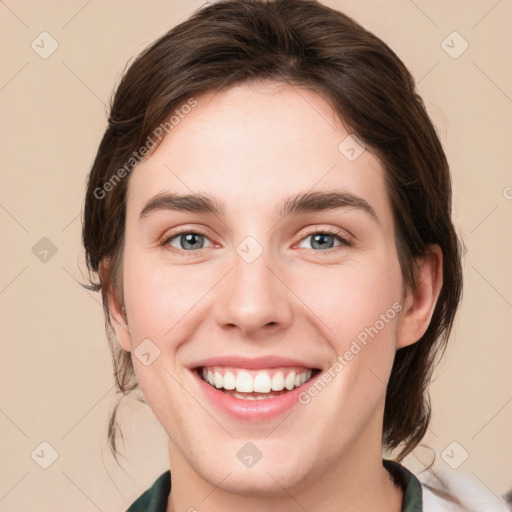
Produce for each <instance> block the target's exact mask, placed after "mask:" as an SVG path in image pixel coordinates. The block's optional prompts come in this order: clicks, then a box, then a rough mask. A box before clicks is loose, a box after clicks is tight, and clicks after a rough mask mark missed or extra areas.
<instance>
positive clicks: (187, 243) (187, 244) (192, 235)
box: [162, 230, 211, 253]
mask: <svg viewBox="0 0 512 512" xmlns="http://www.w3.org/2000/svg"><path fill="white" fill-rule="evenodd" d="M205 240H208V241H209V239H208V238H207V236H206V234H204V233H201V232H200V231H198V230H196V231H191V230H189V231H181V232H179V233H175V234H174V235H172V236H170V237H168V238H166V239H165V241H164V242H163V243H162V245H164V246H166V247H168V248H170V249H171V250H174V251H177V252H180V253H190V252H192V253H193V252H194V251H199V250H200V249H204V248H205V245H204V244H205ZM210 243H211V242H210ZM208 247H210V246H208Z"/></svg>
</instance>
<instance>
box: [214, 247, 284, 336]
mask: <svg viewBox="0 0 512 512" xmlns="http://www.w3.org/2000/svg"><path fill="white" fill-rule="evenodd" d="M281 268H282V267H281ZM280 274H282V272H280V271H279V265H277V264H275V263H274V264H272V262H271V261H270V258H268V257H267V254H266V252H265V251H263V253H262V254H261V255H260V256H259V257H258V258H257V259H256V260H255V261H253V262H252V263H248V262H246V261H244V259H243V258H241V257H240V256H239V255H238V254H236V253H235V254H234V261H233V268H232V270H231V271H230V272H229V273H228V274H227V275H226V277H225V278H224V279H223V282H222V283H220V284H221V286H219V287H218V290H217V294H216V298H215V317H216V320H217V324H218V325H220V326H221V327H222V328H224V329H227V328H229V329H232V330H234V329H238V330H239V331H240V333H239V334H240V336H242V337H244V338H252V339H257V338H258V337H260V338H261V337H263V336H268V335H269V334H270V333H271V332H276V331H280V330H282V329H284V328H285V327H287V326H289V325H290V323H291V321H292V304H291V302H290V300H291V297H293V294H292V293H291V292H290V290H289V289H288V288H287V286H286V284H285V282H286V280H285V278H284V276H283V275H280Z"/></svg>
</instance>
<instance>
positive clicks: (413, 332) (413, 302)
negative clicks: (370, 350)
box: [396, 244, 443, 349]
mask: <svg viewBox="0 0 512 512" xmlns="http://www.w3.org/2000/svg"><path fill="white" fill-rule="evenodd" d="M442 286H443V252H442V251H441V248H440V247H439V245H437V244H436V245H430V246H429V248H428V251H427V254H426V255H425V256H423V257H422V258H419V259H418V260H416V287H415V288H414V290H408V291H407V293H406V295H405V299H404V301H403V304H404V307H403V310H402V314H401V316H400V321H399V324H398V330H397V347H396V348H397V349H399V348H402V347H406V346H408V345H412V344H413V343H416V342H417V341H418V340H419V339H420V338H421V337H422V336H423V335H424V334H425V331H426V330H427V328H428V326H429V324H430V320H431V318H432V315H433V314H434V308H435V306H436V303H437V299H438V297H439V293H440V292H441V288H442Z"/></svg>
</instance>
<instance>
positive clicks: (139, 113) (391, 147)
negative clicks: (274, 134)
mask: <svg viewBox="0 0 512 512" xmlns="http://www.w3.org/2000/svg"><path fill="white" fill-rule="evenodd" d="M262 80H273V81H276V82H281V83H284V84H291V85H293V86H297V87H302V88H306V89H308V90H311V91H314V92H316V93H317V94H319V95H321V96H322V97H323V98H324V99H325V100H326V101H327V102H328V103H329V104H330V105H331V107H332V108H333V110H334V111H335V112H336V113H337V115H339V117H340V119H341V120H342V121H343V122H344V124H345V126H347V127H348V128H349V129H350V131H351V133H353V134H354V135H355V136H356V137H357V138H358V139H359V140H360V141H362V142H363V143H364V145H365V147H366V149H367V150H369V151H371V152H373V154H375V155H376V156H377V158H378V159H379V160H380V161H381V163H382V164H383V167H384V169H385V179H386V187H387V192H388V194H389V197H390V199H391V204H392V210H393V219H394V231H395V243H396V246H397V251H398V257H399V262H400V267H401V271H402V275H403V279H404V283H405V287H407V288H408V289H414V287H415V284H416V280H415V269H416V266H415V259H416V258H418V257H422V256H425V255H426V254H427V253H428V245H429V244H438V245H439V246H440V247H441V249H442V252H443V286H442V289H441V292H440V295H439V298H438V301H437V304H436V307H435V310H434V313H433V316H432V319H431V322H430V324H429V327H428V329H427V330H426V332H425V334H424V335H423V336H422V337H421V339H420V340H419V341H418V342H417V343H414V344H412V345H410V346H407V347H404V348H401V349H399V350H398V351H397V353H396V356H395V360H394V363H393V368H392V372H391V376H390V379H389V383H388V387H387V394H386V402H385V411H384V425H383V435H382V443H383V447H384V448H386V449H388V450H394V449H398V450H397V452H398V454H397V456H396V459H397V460H399V461H400V460H402V459H403V458H404V457H405V456H406V455H407V454H408V453H410V452H411V451H412V450H413V449H414V448H415V447H416V446H417V445H418V443H419V442H420V441H421V439H422V438H423V436H424V434H425V433H426V430H427V427H428V424H429V421H430V415H431V407H430V399H429V394H428V385H429V382H430V379H431V376H432V371H433V368H434V366H435V364H436V363H437V362H438V361H439V358H440V357H441V356H442V354H443V353H444V350H445V347H446V343H447V341H448V337H449V334H450V331H451V329H452V325H453V321H454V317H455V313H456V310H457V308H458V305H459V302H460V299H461V294H462V265H461V255H462V250H463V245H462V243H461V241H460V240H459V238H458V236H457V234H456V231H455V229H454V226H453V224H452V220H451V201H452V199H451V196H452V191H451V178H450V173H449V167H448V162H447V159H446V156H445V153H444V151H443V148H442V145H441V142H440V140H439V138H438V136H437V133H436V130H435V128H434V126H433V124H432V122H431V120H430V118H429V116H428V114H427V111H426V108H425V106H424V103H423V101H422V99H421V97H420V96H419V94H418V93H417V91H416V87H415V82H414V79H413V77H412V76H411V74H410V73H409V71H408V70H407V69H406V67H405V65H404V64H403V63H402V61H401V60H400V59H399V58H398V56H397V55H396V54H395V53H394V52H393V51H392V50H391V49H390V48H389V47H388V46H387V45H386V44H385V43H384V42H383V41H381V40H380V39H379V38H378V37H376V36H375V35H373V34H372V33H371V32H369V31H367V30H366V29H364V28H363V27H362V26H361V25H359V24H358V23H356V22H355V21H354V20H352V19H351V18H349V17H348V16H346V15H345V14H343V13H341V12H339V11H337V10H334V9H331V8H329V7H327V6H324V5H322V4H321V3H319V2H317V1H315V0H221V1H218V2H215V3H212V4H209V5H208V4H207V5H205V6H203V7H202V8H200V9H198V10H197V11H195V12H194V13H193V14H192V16H191V17H189V18H188V19H187V20H185V21H184V22H182V23H180V24H179V25H177V26H175V27H174V28H172V29H171V30H170V31H169V32H167V33H166V34H165V35H163V36H162V37H160V38H159V39H158V40H156V41H155V42H154V43H152V44H151V45H150V46H149V47H147V48H146V49H145V50H144V51H142V53H140V55H138V56H137V58H136V59H135V60H134V61H133V63H132V64H131V65H130V66H129V68H128V69H127V70H126V71H125V72H124V74H123V77H122V79H121V80H120V83H119V85H118V87H117V90H116V91H115V93H114V94H113V97H112V101H111V108H110V117H109V120H108V127H107V128H106V131H105V133H104V135H103V138H102V140H101V143H100V145H99V148H98V152H97V154H96V157H95V160H94V163H93V165H92V168H91V171H90V174H89V176H88V181H87V192H86V197H85V204H84V209H83V228H82V238H83V245H84V248H85V254H86V262H87V268H88V272H89V284H88V285H86V286H88V288H89V289H92V290H95V291H101V293H102V299H103V307H104V312H105V325H106V330H107V335H108V340H109V345H110V348H111V350H112V356H113V368H114V376H115V381H116V385H117V388H118V391H119V392H120V394H121V398H123V397H124V396H125V395H126V394H128V393H129V392H130V391H133V390H135V389H136V388H137V386H138V384H137V379H136V375H135V372H134V368H133V364H132V360H131V354H130V353H129V352H127V351H124V350H123V349H122V348H121V347H120V346H119V343H118V342H117V341H116V336H115V331H114V329H113V325H112V323H111V319H110V313H109V307H108V297H107V292H108V291H109V290H111V291H112V292H113V293H114V295H115V297H116V298H117V300H118V301H119V304H121V305H123V288H122V276H123V273H122V270H123V269H122V259H123V250H124V248H123V247H124V245H123V241H124V230H125V214H126V192H127V186H128V182H129V178H130V171H131V170H132V169H133V168H134V167H135V166H136V165H137V163H138V162H139V161H140V160H138V159H137V158H135V157H134V155H138V156H140V153H142V154H144V157H145V158H147V156H148V155H149V154H151V152H152V151H154V150H155V148H156V147H158V142H159V140H154V139H155V137H154V134H155V133H158V127H159V126H162V125H164V126H165V125H166V123H167V124H168V120H169V118H170V116H172V115H173V113H175V112H177V109H178V108H179V107H180V106H181V105H184V104H185V105H186V104H187V102H188V103H190V98H193V97H195V96H197V95H199V94H200V93H203V92H218V91H222V90H223V89H226V88H227V87H230V86H232V85H235V84H239V83H243V82H258V81H262ZM155 130H156V132H155ZM169 133H170V135H169V136H170V137H172V132H169ZM149 139H151V140H152V142H153V144H152V147H151V149H150V150H149V151H141V148H142V149H144V148H146V149H148V148H147V146H148V141H149ZM123 311H124V309H123ZM119 403H120V400H119V401H118V402H117V404H116V406H115V408H114V409H113V412H112V414H111V417H110V422H109V430H108V438H109V442H110V447H111V450H112V452H113V454H114V456H115V457H116V459H117V449H116V434H117V432H118V425H117V421H116V412H117V408H118V406H119ZM121 436H122V433H121Z"/></svg>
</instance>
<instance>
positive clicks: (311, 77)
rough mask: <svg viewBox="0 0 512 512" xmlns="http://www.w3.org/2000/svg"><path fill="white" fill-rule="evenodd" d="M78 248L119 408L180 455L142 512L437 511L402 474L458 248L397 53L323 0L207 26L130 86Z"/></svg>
mask: <svg viewBox="0 0 512 512" xmlns="http://www.w3.org/2000/svg"><path fill="white" fill-rule="evenodd" d="M83 243H84V246H85V250H86V255H87V260H88V265H89V268H90V270H91V271H92V272H93V273H95V274H96V275H97V277H98V280H97V282H96V283H95V284H94V287H95V289H97V290H101V292H102V296H103V303H104V308H105V314H106V320H107V328H108V332H109V339H110V342H111V347H112V352H113V358H114V368H115V376H116V380H117V384H118V387H119V390H120V391H121V392H122V393H125V394H126V393H128V392H130V391H131V390H133V389H135V388H136V387H140V389H141V391H142V393H143V395H144V399H145V401H146V402H147V403H148V404H149V406H150V407H151V409H152V410H153V412H154V414H155V416H156V417H157V419H158V421H159V422H160V423H161V424H162V426H163V428H164V429H165V431H166V433H167V435H168V438H169V442H168V451H169V460H170V471H168V472H166V473H164V474H163V475H162V476H160V478H158V480H157V481H156V482H155V484H154V485H153V486H152V488H151V489H149V490H148V491H147V492H146V493H144V495H143V496H141V497H140V498H139V499H138V500H137V501H136V502H135V503H134V504H133V505H132V506H131V507H130V508H129V510H130V511H142V510H145V511H148V512H149V511H154V512H156V511H161V512H164V511H166V512H171V511H180V512H182V511H193V510H198V511H201V510H207V511H232V510H233V511H234V510H244V511H267V510H279V511H285V512H288V511H289V512H292V511H299V510H307V511H309V512H316V511H320V510H321V511H323V512H327V511H338V510H343V511H362V510H364V511H378V512H388V511H389V512H399V511H413V510H414V511H421V510H423V508H422V507H423V505H422V503H423V502H424V501H427V500H428V499H431V497H430V498H428V497H427V494H426V490H425V489H422V487H421V485H420V483H419V482H418V480H417V478H416V477H415V476H414V475H413V474H411V473H410V472H409V471H408V470H406V469H405V468H404V467H403V466H402V465H400V463H399V462H400V461H401V460H402V459H403V457H404V456H405V455H406V454H408V453H410V452H411V450H413V449H414V447H415V446H417V444H418V443H419V442H420V440H421V439H422V437H423V436H424V434H425V432H426V429H427V426H428V424H429V419H430V408H429V401H428V393H427V389H428V384H429V379H430V375H431V372H432V368H433V365H434V364H435V362H436V360H437V359H438V358H439V356H440V355H441V354H442V352H443V350H444V348H445V345H446V342H447V339H448V336H449V333H450V329H451V326H452V323H453V320H454V316H455V313H456V310H457V307H458V304H459V300H460V297H461V289H462V274H461V263H460V244H459V240H458V239H457V235H456V233H455V230H454V227H453V224H452V221H451V184H450V175H449V170H448V163H447V161H446V157H445V154H444V152H443V149H442V147H441V144H440V141H439V139H438V137H437V135H436V131H435V129H434V127H433V125H432V123H431V121H430V119H429V117H428V115H427V113H426V110H425V108H424V105H423V103H422V100H421V98H420V97H419V96H418V94H417V92H416V89H415V85H414V81H413V79H412V77H411V75H410V74H409V72H408V71H407V69H406V68H405V67H404V65H403V63H402V62H401V61H400V59H399V58H398V57H397V56H396V55H395V53H393V51H392V50H390V49H389V47H388V46H386V44H384V43H383V42H382V41H381V40H380V39H378V38H377V37H375V36H374V35H373V34H371V33H369V32H368V31H366V30H365V29H363V28H362V27H361V26H359V25H358V24H357V23H356V22H354V21H353V20H351V19H350V18H348V17H347V16H345V15H344V14H342V13H340V12H338V11H335V10H333V9H330V8H328V7H326V6H323V5H321V4H320V3H318V2H315V1H312V0H275V1H262V0H225V1H220V2H216V3H215V4H212V5H208V6H205V7H204V8H202V9H200V10H199V11H197V12H196V13H195V14H194V15H193V16H192V17H191V18H190V19H188V20H186V21H185V22H183V23H181V24H179V25H178V26H176V27H175V28H173V29H172V30H171V31H170V32H169V33H167V34H166V35H165V36H163V37H162V38H160V39H159V40H158V41H156V42H155V43H154V44H152V45H151V46H150V47H149V48H147V49H146V50H145V51H144V52H143V53H142V54H141V55H140V56H139V57H138V58H137V59H136V60H135V62H134V63H133V64H132V65H131V66H130V68H129V69H128V71H127V72H126V74H125V76H124V77H123V80H122V81H121V83H120V85H119V87H118V89H117V91H116V94H115V97H114V100H113V104H112V109H111V114H110V119H109V126H108V128H107V130H106V132H105V135H104V137H103V140H102V142H101V144H100V147H99V149H98V153H97V156H96V159H95V162H94V164H93V168H92V170H91V173H90V176H89V181H88V189H87V196H86V202H85V209H84V225H83ZM115 430H116V428H115V414H114V416H113V418H112V420H111V429H110V438H111V443H112V446H113V449H114V451H115V436H114V432H115ZM383 449H384V450H388V451H393V450H394V453H395V454H396V455H395V459H396V460H383V456H382V453H383ZM442 502H443V503H444V504H445V505H446V506H447V507H448V501H446V500H442ZM438 505H439V503H438ZM439 506H441V505H439ZM425 510H427V508H425ZM436 510H444V509H436ZM446 510H448V508H446Z"/></svg>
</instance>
